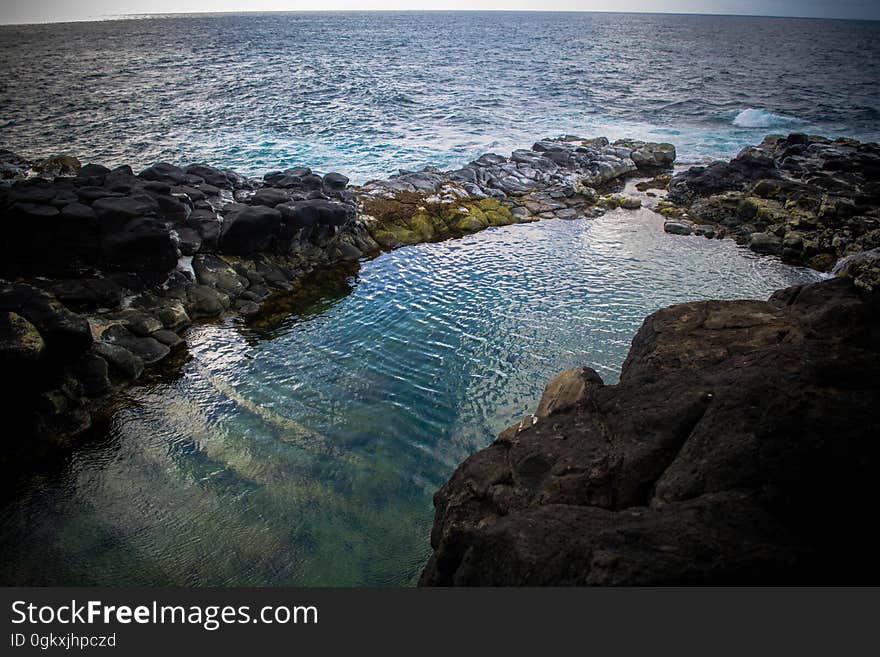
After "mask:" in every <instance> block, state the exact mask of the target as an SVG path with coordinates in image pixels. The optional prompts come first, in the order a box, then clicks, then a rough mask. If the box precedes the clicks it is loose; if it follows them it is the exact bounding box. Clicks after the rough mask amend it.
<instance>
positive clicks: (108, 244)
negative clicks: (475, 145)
mask: <svg viewBox="0 0 880 657" xmlns="http://www.w3.org/2000/svg"><path fill="white" fill-rule="evenodd" d="M674 160H675V149H674V147H673V146H672V145H670V144H654V143H645V142H637V141H619V142H616V143H614V144H610V143H609V142H608V140H607V139H605V138H598V139H580V138H577V137H570V136H569V137H563V138H559V139H545V140H542V141H539V142H537V143H536V144H535V145H534V146H533V147H532V148H531V149H523V150H518V151H515V152H514V153H512V154H511V155H509V156H501V155H496V154H493V153H488V154H485V155H483V156H481V157H480V158H478V159H477V160H475V161H473V162H471V163H470V164H468V165H466V166H465V167H462V168H461V169H458V170H455V171H445V172H444V171H440V170H438V169H434V168H426V169H424V170H423V171H419V172H411V171H401V172H400V173H399V174H397V175H395V176H392V177H391V178H389V179H388V180H379V181H372V182H370V183H367V184H366V185H364V186H362V187H353V186H350V185H349V180H348V178H347V177H346V176H344V175H342V174H340V173H335V172H332V173H328V174H326V175H318V174H316V173H315V172H313V171H312V170H311V169H309V168H306V167H297V168H289V169H285V170H283V171H273V172H270V173H267V174H266V175H264V176H263V177H262V178H259V179H249V178H245V177H243V176H241V175H239V174H237V173H236V172H234V171H232V170H230V169H223V168H217V167H213V166H209V165H206V164H193V165H190V166H187V167H185V168H180V167H177V166H174V165H171V164H167V163H158V164H154V165H153V166H150V167H148V168H147V169H145V170H143V171H141V172H139V173H137V174H136V173H135V172H134V171H133V170H132V169H131V167H128V166H120V167H116V168H114V169H109V168H107V167H104V166H101V165H98V164H86V165H85V166H83V165H82V164H81V162H80V161H79V160H78V159H77V158H76V157H73V156H71V155H62V156H57V157H52V158H48V159H45V160H41V161H37V162H31V161H27V160H25V159H24V158H22V157H20V156H18V155H16V154H15V153H12V152H10V151H6V150H0V221H2V226H3V231H4V239H3V240H2V242H0V364H2V366H3V373H4V376H3V390H2V398H3V400H4V403H5V404H6V405H7V406H8V408H9V409H10V411H9V413H8V415H9V416H10V417H11V419H12V424H11V427H12V429H13V430H14V431H15V432H16V433H17V434H19V435H23V436H36V437H38V438H41V439H45V441H47V442H49V443H51V442H64V441H65V440H66V438H67V437H70V436H72V435H75V434H77V433H79V432H82V431H84V430H85V429H87V428H88V427H89V426H90V423H91V419H92V416H91V412H92V410H93V409H94V408H95V407H96V406H97V405H99V404H101V403H103V402H105V401H106V400H107V398H108V396H110V395H112V394H113V393H115V392H117V391H118V390H120V389H121V388H123V387H124V386H126V385H128V384H130V383H131V382H132V381H134V380H136V379H137V378H138V377H140V376H141V375H142V373H143V372H144V371H145V370H146V369H148V368H150V367H152V366H154V365H156V364H157V363H159V362H161V361H163V360H164V359H166V358H167V357H168V356H169V355H171V354H172V353H174V352H175V351H177V350H179V349H183V348H184V347H185V331H186V329H187V327H189V326H190V325H191V324H192V323H193V322H194V321H200V320H210V319H212V318H216V317H218V316H220V315H222V314H224V313H228V312H232V313H237V314H240V315H244V316H248V315H252V314H255V313H257V312H258V311H259V310H260V307H261V304H263V303H264V302H265V301H266V300H267V299H268V298H269V297H270V296H271V295H274V294H277V293H284V292H289V291H291V290H292V289H294V288H295V287H296V285H298V284H299V283H300V282H301V281H302V280H303V279H304V277H305V276H307V275H309V274H312V272H315V270H316V269H318V268H320V267H322V266H325V265H332V264H335V263H341V262H345V261H353V262H356V261H358V260H359V259H360V258H362V257H364V256H369V255H373V254H377V253H379V252H380V251H382V250H388V249H393V248H396V247H399V246H402V245H405V244H415V243H419V242H425V241H431V240H439V239H445V238H448V237H455V236H461V235H465V234H467V233H472V232H475V231H479V230H482V229H484V228H487V227H489V226H501V225H507V224H513V223H520V222H524V221H536V220H538V219H544V218H559V219H574V218H577V217H580V216H593V215H595V214H598V213H601V212H602V211H604V208H605V207H610V206H609V203H611V200H609V199H608V198H606V199H602V198H600V195H599V190H601V189H602V188H603V187H604V186H608V185H611V184H613V183H614V182H615V181H617V180H619V179H621V178H623V177H625V176H628V175H630V174H635V173H637V172H641V173H643V174H644V173H649V172H656V171H662V170H664V169H668V168H670V167H671V166H672V163H673V162H674ZM614 203H618V205H623V206H624V207H626V206H625V204H622V203H619V202H618V201H614Z"/></svg>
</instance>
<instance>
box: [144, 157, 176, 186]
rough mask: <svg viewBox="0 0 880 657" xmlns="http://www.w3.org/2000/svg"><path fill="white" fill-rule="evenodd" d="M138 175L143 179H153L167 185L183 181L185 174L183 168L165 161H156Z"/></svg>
mask: <svg viewBox="0 0 880 657" xmlns="http://www.w3.org/2000/svg"><path fill="white" fill-rule="evenodd" d="M139 175H140V177H141V178H143V179H144V180H153V181H157V182H163V183H167V184H169V185H179V184H180V183H182V182H184V179H185V176H186V174H185V173H184V172H183V169H181V168H180V167H176V166H174V165H173V164H168V163H166V162H158V163H157V164H154V165H153V166H151V167H148V168H146V169H144V170H143V171H141V172H140V174H139Z"/></svg>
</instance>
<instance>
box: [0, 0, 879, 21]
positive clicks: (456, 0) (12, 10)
mask: <svg viewBox="0 0 880 657" xmlns="http://www.w3.org/2000/svg"><path fill="white" fill-rule="evenodd" d="M344 9H362V10H363V9H409V10H418V9H510V10H545V11H547V10H558V11H660V12H681V13H712V14H754V15H766V16H808V17H817V18H865V19H873V20H880V2H878V1H877V0H836V1H832V2H827V1H819V0H743V1H739V2H737V1H736V0H718V1H714V2H713V1H710V0H617V1H616V2H610V1H606V0H184V1H183V2H181V0H0V23H32V22H46V21H68V20H94V19H99V18H107V17H112V16H120V15H126V14H145V13H151V14H161V13H177V12H182V11H185V12H188V13H189V12H192V13H195V12H212V11H302V10H344Z"/></svg>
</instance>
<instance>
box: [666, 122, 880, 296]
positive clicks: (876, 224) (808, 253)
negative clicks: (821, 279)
mask: <svg viewBox="0 0 880 657" xmlns="http://www.w3.org/2000/svg"><path fill="white" fill-rule="evenodd" d="M666 201H667V203H665V204H661V205H660V206H659V210H660V212H661V213H662V214H664V215H666V216H667V217H668V221H667V223H666V229H667V231H669V232H671V233H676V234H691V233H695V232H699V234H703V235H706V236H707V237H723V236H725V235H730V236H732V237H734V238H735V239H737V240H738V241H739V242H741V243H743V244H745V245H747V246H748V247H749V248H750V249H752V250H753V251H756V252H758V253H765V254H773V255H778V256H781V257H782V258H783V259H784V260H786V261H788V262H791V263H794V264H801V265H807V266H809V267H812V268H814V269H818V270H820V271H829V270H831V269H832V268H833V267H834V265H835V263H836V262H837V261H838V260H839V259H840V258H843V257H846V256H850V255H854V254H858V253H860V252H862V251H869V250H871V249H876V248H878V247H880V145H878V144H873V143H860V142H857V141H854V140H851V139H836V140H831V139H826V138H825V137H818V136H807V135H802V134H791V135H789V136H787V137H779V136H770V137H767V138H766V139H765V140H764V141H763V142H761V144H759V145H758V146H754V147H749V148H745V149H743V150H742V152H740V153H739V155H737V156H736V157H735V158H734V159H733V160H731V161H729V162H715V163H713V164H711V165H709V166H700V167H691V168H690V169H688V170H686V171H683V172H681V173H679V174H677V175H676V176H675V177H673V179H672V181H671V182H670V183H669V193H668V196H667V199H666ZM706 224H710V225H712V226H714V230H712V231H706V230H705V228H703V229H701V230H698V228H699V226H700V225H703V226H705V225H706ZM710 232H711V234H709V233H710ZM858 280H859V279H857V281H858ZM865 280H867V279H865Z"/></svg>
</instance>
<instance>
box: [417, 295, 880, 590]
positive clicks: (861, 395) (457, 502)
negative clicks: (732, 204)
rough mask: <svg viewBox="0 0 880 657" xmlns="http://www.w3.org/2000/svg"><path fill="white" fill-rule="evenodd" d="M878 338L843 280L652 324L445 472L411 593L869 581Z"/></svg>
mask: <svg viewBox="0 0 880 657" xmlns="http://www.w3.org/2000/svg"><path fill="white" fill-rule="evenodd" d="M878 321H880V293H877V292H874V293H869V292H866V291H864V290H862V289H859V288H858V287H856V286H854V285H853V284H852V281H851V280H849V279H843V278H837V279H832V280H829V281H826V282H822V283H817V284H813V285H807V286H802V287H794V288H790V289H787V290H781V291H779V292H777V293H775V294H774V295H773V296H772V297H771V298H770V300H769V301H767V302H761V301H723V302H722V301H704V302H697V303H688V304H683V305H677V306H672V307H669V308H665V309H663V310H660V311H658V312H656V313H654V314H653V315H651V316H650V317H648V318H647V320H646V321H645V323H644V324H643V326H642V328H641V330H640V331H639V332H638V334H637V335H636V337H635V339H634V340H633V344H632V349H631V351H630V353H629V356H628V358H627V359H626V362H625V364H624V366H623V370H622V374H621V378H620V382H619V383H618V384H616V385H604V384H603V382H602V380H601V379H600V378H599V376H598V375H597V374H596V373H595V372H594V371H592V370H590V369H587V368H581V369H579V370H572V371H570V372H566V373H563V374H562V375H560V376H559V377H557V378H556V379H554V381H552V382H551V383H550V384H549V385H548V386H547V389H546V391H545V394H544V397H543V398H542V400H541V403H540V405H539V407H538V411H537V413H536V414H535V416H534V417H526V418H524V419H523V420H522V421H521V422H519V423H518V424H517V425H514V426H513V427H511V428H510V429H508V430H506V431H504V432H503V433H502V434H501V435H500V436H499V437H498V439H497V440H496V441H495V442H494V443H493V444H492V445H491V446H490V447H488V448H486V449H483V450H481V451H479V452H477V453H475V454H474V455H472V456H471V457H470V458H468V459H467V460H466V461H465V462H464V463H463V464H462V465H461V466H460V467H459V468H458V469H457V470H456V472H455V473H454V475H453V476H452V478H451V479H450V480H449V482H448V483H447V484H446V485H444V486H443V488H442V489H441V490H440V491H439V492H438V493H437V494H436V495H435V498H434V503H435V506H436V519H435V523H434V529H433V532H432V535H431V544H432V546H433V548H434V553H433V556H432V557H431V559H430V561H429V563H428V565H427V567H426V568H425V570H424V573H423V575H422V578H421V583H422V584H423V585H659V584H675V585H682V584H738V585H742V584H781V583H798V584H806V583H809V584H832V583H833V584H843V583H851V584H855V583H858V584H867V583H876V582H878V581H880V567H878V566H877V560H876V557H875V555H874V554H873V551H872V549H871V545H870V542H867V541H865V532H866V531H867V530H866V529H865V525H864V523H865V521H866V519H867V518H871V517H873V514H874V512H875V509H876V504H877V501H878V495H877V492H876V487H875V486H874V485H873V478H872V476H873V473H874V471H875V470H876V468H877V467H878V464H880V443H878V440H877V438H878V436H880V415H878V413H877V409H878V408H880V330H878V326H880V324H878Z"/></svg>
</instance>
